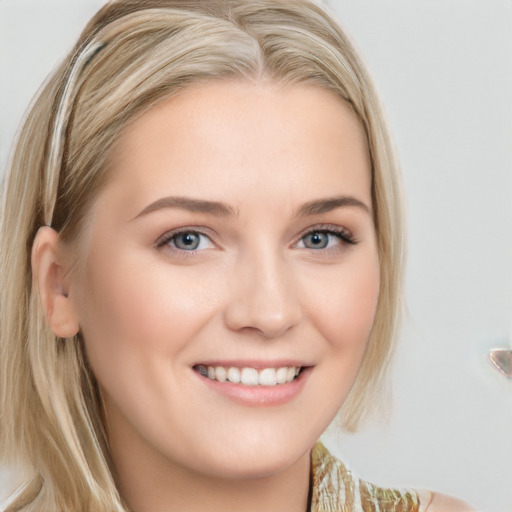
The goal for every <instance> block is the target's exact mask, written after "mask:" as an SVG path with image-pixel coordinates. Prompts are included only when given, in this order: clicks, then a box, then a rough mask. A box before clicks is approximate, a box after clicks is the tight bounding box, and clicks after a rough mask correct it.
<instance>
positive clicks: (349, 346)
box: [308, 253, 380, 358]
mask: <svg viewBox="0 0 512 512" xmlns="http://www.w3.org/2000/svg"><path fill="white" fill-rule="evenodd" d="M327 277H329V278H328V279H327ZM317 284H321V285H322V286H320V287H319V286H317V287H316V289H317V293H314V294H309V301H308V302H309V309H310V311H311V312H312V321H313V322H314V324H315V325H316V327H317V329H318V330H319V331H320V332H321V333H322V335H323V337H324V338H325V339H326V340H327V341H328V342H329V343H330V345H331V348H332V349H333V350H335V351H336V350H340V351H341V352H343V354H344V355H345V356H346V355H347V351H353V353H354V355H356V354H357V355H358V357H360V358H362V356H363V354H364V351H365V349H366V343H367V341H368V337H369V334H370V331H371V328H372V325H373V320H374V317H375V309H376V306H377V301H378V297H379V284H380V273H379V263H378V257H377V255H376V253H375V254H374V253H370V254H368V255H367V257H365V258H361V259H359V260H358V261H357V262H356V263H355V264H354V265H346V266H340V268H339V269H337V270H336V272H333V273H331V274H330V275H329V276H326V279H324V280H323V282H322V283H320V282H318V281H317ZM320 291H321V293H318V292H320Z"/></svg>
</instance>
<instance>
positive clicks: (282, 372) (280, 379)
mask: <svg viewBox="0 0 512 512" xmlns="http://www.w3.org/2000/svg"><path fill="white" fill-rule="evenodd" d="M287 375H288V368H286V366H282V367H281V368H278V369H277V372H276V382H277V383H278V384H284V383H285V382H286V376H287Z"/></svg>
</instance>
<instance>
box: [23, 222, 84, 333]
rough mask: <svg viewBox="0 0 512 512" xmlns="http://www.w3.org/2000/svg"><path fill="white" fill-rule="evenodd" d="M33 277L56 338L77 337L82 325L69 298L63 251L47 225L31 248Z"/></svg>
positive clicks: (57, 236)
mask: <svg viewBox="0 0 512 512" xmlns="http://www.w3.org/2000/svg"><path fill="white" fill-rule="evenodd" d="M32 275H33V279H34V281H33V282H34V285H35V286H36V288H37V291H38V293H39V298H40V300H41V304H42V307H43V310H44V312H45V315H46V319H47V321H48V324H49V326H50V328H51V330H52V331H53V333H54V334H55V336H58V337H59V338H70V337H72V336H74V335H75V334H76V333H77V332H78V329H79V324H78V319H77V316H76V314H75V310H74V308H73V305H72V303H71V301H70V299H69V296H68V293H69V277H68V274H67V268H66V266H65V264H64V261H63V255H62V250H60V249H59V235H58V233H57V232H56V231H55V230H54V229H52V228H50V227H48V226H43V227H42V228H40V229H39V231H38V232H37V234H36V237H35V239H34V243H33V245H32Z"/></svg>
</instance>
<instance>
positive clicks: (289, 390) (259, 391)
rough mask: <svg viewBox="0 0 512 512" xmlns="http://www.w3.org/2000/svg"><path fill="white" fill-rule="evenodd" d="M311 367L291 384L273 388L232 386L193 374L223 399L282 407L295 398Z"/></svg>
mask: <svg viewBox="0 0 512 512" xmlns="http://www.w3.org/2000/svg"><path fill="white" fill-rule="evenodd" d="M311 370H312V367H308V368H305V369H304V370H303V371H302V372H301V373H300V375H299V376H298V377H297V378H296V379H295V380H294V381H292V382H288V383H286V384H276V385H275V386H246V385H245V384H234V383H233V382H228V381H226V382H219V381H218V380H213V379H209V378H208V377H204V376H203V375H201V374H200V373H198V372H196V371H195V370H193V371H194V373H196V375H197V376H198V377H199V378H200V380H201V382H203V383H204V384H205V385H206V386H208V388H209V389H211V390H213V391H215V392H216V393H219V394H221V395H224V396H225V397H227V398H229V399H231V400H233V401H234V402H237V403H239V404H241V405H247V406H256V407H258V406H259V407H261V406H276V405H283V404H286V403H287V402H290V401H292V400H293V399H294V398H295V397H297V396H298V395H299V394H300V392H301V391H302V389H303V388H304V386H305V385H306V381H307V379H308V377H309V375H310V373H311Z"/></svg>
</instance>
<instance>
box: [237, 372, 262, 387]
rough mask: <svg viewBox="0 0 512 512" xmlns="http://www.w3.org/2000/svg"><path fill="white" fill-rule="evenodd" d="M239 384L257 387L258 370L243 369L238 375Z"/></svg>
mask: <svg viewBox="0 0 512 512" xmlns="http://www.w3.org/2000/svg"><path fill="white" fill-rule="evenodd" d="M240 382H241V383H242V384H245V385H246V386H257V385H258V370H256V369H255V368H244V369H243V370H242V373H241V374H240Z"/></svg>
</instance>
